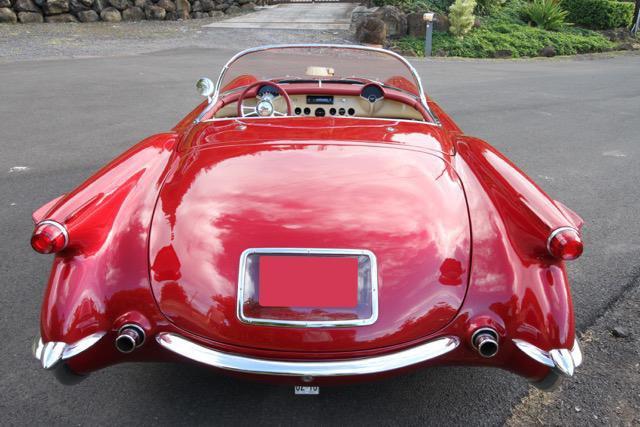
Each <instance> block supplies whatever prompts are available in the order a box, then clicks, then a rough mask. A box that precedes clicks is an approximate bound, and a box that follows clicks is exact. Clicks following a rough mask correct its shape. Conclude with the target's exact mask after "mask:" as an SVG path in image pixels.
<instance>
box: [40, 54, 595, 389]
mask: <svg viewBox="0 0 640 427" xmlns="http://www.w3.org/2000/svg"><path fill="white" fill-rule="evenodd" d="M197 87H198V90H199V91H200V93H201V94H202V95H203V96H205V97H206V99H205V100H204V101H203V103H202V104H200V105H199V106H197V107H196V108H195V109H194V110H193V111H192V112H191V113H190V114H188V115H187V116H186V117H185V118H184V119H183V120H182V121H181V122H180V123H178V124H177V125H176V126H175V127H174V128H173V129H172V130H171V131H169V132H165V133H160V134H157V135H154V136H151V137H149V138H147V139H145V140H143V141H142V142H140V143H138V144H137V145H135V146H134V147H132V148H131V149H129V150H128V151H127V152H125V153H124V154H122V155H121V156H120V157H118V158H116V159H115V160H114V161H113V162H111V163H110V164H109V165H107V166H106V167H105V168H103V169H102V170H100V171H99V172H98V173H96V174H95V175H94V176H93V177H91V178H90V179H88V180H87V181H86V182H85V183H84V184H82V185H81V186H80V187H78V188H77V189H76V190H74V191H72V192H70V193H68V194H65V195H63V196H61V197H59V198H57V199H55V200H52V201H51V202H49V203H47V204H46V205H44V206H42V207H41V208H40V209H38V210H37V211H36V212H35V213H34V214H33V220H34V223H35V229H34V232H33V235H32V238H31V245H32V246H33V248H34V249H35V250H36V251H37V252H40V253H43V254H49V253H53V254H55V258H54V260H53V269H52V272H51V275H50V277H49V282H48V285H47V288H46V293H45V297H44V302H43V305H42V315H41V327H40V333H41V337H38V338H37V339H36V340H35V342H34V346H33V353H34V355H35V357H36V358H37V359H38V360H39V361H40V363H41V365H42V367H43V368H44V369H47V370H51V371H53V372H54V373H55V374H56V377H57V378H58V379H60V380H61V381H62V382H64V383H74V382H76V381H78V380H80V379H82V378H84V377H85V376H86V375H88V374H89V373H91V372H93V371H97V370H99V369H102V368H105V367H107V366H110V365H114V364H117V363H122V362H134V361H135V362H140V361H174V362H175V361H178V362H180V361H181V362H185V361H189V362H196V363H199V364H201V365H203V366H207V367H210V368H213V369H217V370H220V371H223V372H228V373H231V374H233V375H238V376H241V377H246V378H254V379H259V380H267V381H274V382H281V383H282V382H284V383H287V384H292V385H295V386H297V390H299V391H300V392H305V393H306V392H310V393H313V392H314V391H315V390H317V387H318V386H320V385H323V384H338V383H348V382H354V381H366V380H372V379H375V378H379V377H382V376H387V375H395V374H398V373H401V372H406V371H409V370H413V369H418V368H424V367H428V366H434V365H474V366H490V367H496V368H502V369H506V370H508V371H511V372H513V373H515V374H518V375H520V376H522V377H524V378H526V379H528V380H529V381H531V382H533V383H534V384H536V385H537V386H538V387H540V388H549V387H552V386H554V385H555V384H557V383H558V381H559V380H560V379H562V378H564V377H571V376H572V375H573V373H574V368H576V367H577V366H579V365H580V363H581V362H582V354H581V351H580V347H579V345H578V341H577V339H576V336H575V330H574V316H573V307H572V302H571V295H570V290H569V283H568V280H567V274H566V270H565V261H567V260H573V259H576V258H578V257H579V256H580V255H581V253H582V249H583V243H582V238H581V227H582V223H583V221H582V219H581V218H580V217H579V216H578V215H576V214H575V213H574V212H573V211H571V210H570V209H568V208H567V207H565V206H564V205H563V204H562V203H560V202H558V201H555V200H553V199H551V198H549V197H548V196H547V195H546V194H545V193H544V192H543V191H542V190H541V189H540V188H539V187H538V186H536V185H535V184H534V183H533V182H532V181H531V180H530V179H529V178H528V177H527V176H525V175H524V174H523V173H522V172H521V171H520V170H519V169H518V168H516V167H515V166H514V165H513V164H512V163H511V162H510V161H509V160H507V159H506V158H505V157H504V156H503V155H502V154H500V153H499V152H498V151H497V150H496V149H494V148H492V147H491V146H490V145H489V144H487V143H486V142H484V141H482V140H479V139H477V138H473V137H471V136H468V135H465V134H464V132H462V131H461V130H460V128H459V127H458V126H457V125H456V124H455V123H454V121H453V120H452V119H451V118H450V117H449V116H448V115H447V114H446V113H445V112H444V111H443V110H442V109H441V108H440V107H439V106H438V104H436V103H435V102H434V101H433V100H431V99H430V98H428V97H427V96H426V94H425V92H424V90H423V87H422V84H421V82H420V78H419V76H418V74H417V73H416V71H415V70H414V68H413V67H412V66H411V65H410V64H409V63H408V62H407V61H406V60H404V59H403V58H402V57H400V56H399V55H397V54H395V53H392V52H389V51H385V50H382V49H375V48H369V47H362V46H339V45H286V46H266V47H260V48H254V49H249V50H246V51H244V52H241V53H239V54H237V55H236V56H234V57H233V58H232V59H231V60H230V61H229V62H228V63H227V64H226V65H225V66H224V68H223V69H222V72H221V73H220V76H219V77H218V79H217V82H216V83H215V84H214V83H213V82H212V81H210V80H208V79H201V80H200V81H199V82H198V84H197Z"/></svg>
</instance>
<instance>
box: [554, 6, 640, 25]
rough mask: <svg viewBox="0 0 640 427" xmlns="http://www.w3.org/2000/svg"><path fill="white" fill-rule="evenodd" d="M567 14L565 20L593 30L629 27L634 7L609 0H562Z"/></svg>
mask: <svg viewBox="0 0 640 427" xmlns="http://www.w3.org/2000/svg"><path fill="white" fill-rule="evenodd" d="M562 6H563V7H564V8H565V9H566V10H567V11H568V12H569V15H568V17H567V19H568V20H569V21H570V22H573V23H575V24H578V25H582V26H584V27H588V28H593V29H595V30H606V29H609V28H620V27H629V26H630V25H631V21H632V20H633V12H634V5H633V3H629V2H622V1H610V0H562Z"/></svg>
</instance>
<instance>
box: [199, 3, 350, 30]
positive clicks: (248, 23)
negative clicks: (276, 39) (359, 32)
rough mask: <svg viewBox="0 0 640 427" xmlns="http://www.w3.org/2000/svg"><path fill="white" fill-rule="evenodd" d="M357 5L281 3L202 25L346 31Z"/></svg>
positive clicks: (208, 26)
mask: <svg viewBox="0 0 640 427" xmlns="http://www.w3.org/2000/svg"><path fill="white" fill-rule="evenodd" d="M356 6H357V3H283V4H278V5H274V6H266V7H260V8H258V10H257V11H256V12H253V13H248V14H246V15H241V16H238V17H236V18H230V19H225V20H222V21H218V22H213V23H211V24H207V25H205V27H207V28H268V29H279V30H348V29H349V25H350V23H351V11H352V10H353V9H354V8H355V7H356Z"/></svg>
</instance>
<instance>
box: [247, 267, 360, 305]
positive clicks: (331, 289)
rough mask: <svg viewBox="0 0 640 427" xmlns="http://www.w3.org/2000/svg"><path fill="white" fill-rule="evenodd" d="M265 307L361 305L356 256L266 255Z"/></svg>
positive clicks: (262, 300)
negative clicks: (359, 302) (359, 303)
mask: <svg viewBox="0 0 640 427" xmlns="http://www.w3.org/2000/svg"><path fill="white" fill-rule="evenodd" d="M259 278H260V282H259V283H260V289H259V295H258V303H259V304H260V306H262V307H317V308H329V307H336V308H352V307H356V306H357V305H358V259H357V258H356V257H326V256H324V257H321V256H286V255H277V256H273V255H263V256H261V257H260V267H259Z"/></svg>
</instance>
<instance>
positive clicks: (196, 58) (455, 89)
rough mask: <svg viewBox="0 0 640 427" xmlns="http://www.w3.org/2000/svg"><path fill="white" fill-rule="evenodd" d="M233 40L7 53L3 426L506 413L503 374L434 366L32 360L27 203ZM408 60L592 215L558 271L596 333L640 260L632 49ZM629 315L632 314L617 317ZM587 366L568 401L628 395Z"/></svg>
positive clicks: (480, 419) (515, 393)
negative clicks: (81, 371) (85, 54)
mask: <svg viewBox="0 0 640 427" xmlns="http://www.w3.org/2000/svg"><path fill="white" fill-rule="evenodd" d="M234 52H235V51H232V50H223V49H200V48H180V49H174V50H168V51H161V52H156V53H150V54H145V55H129V56H117V57H109V58H86V59H57V60H32V61H21V62H14V61H7V62H5V63H2V64H0V75H1V76H2V77H1V78H0V94H2V98H1V100H0V118H1V119H0V227H1V230H2V232H1V236H2V241H1V242H0V273H1V276H0V277H1V282H2V283H1V284H0V301H2V322H1V323H0V336H2V337H3V347H2V349H3V351H2V352H1V353H0V375H1V378H2V381H0V413H2V423H3V424H10V425H12V424H18V425H25V424H26V425H32V424H42V423H47V424H53V425H58V424H67V425H68V424H91V425H107V424H112V423H114V420H117V421H116V422H118V423H123V424H126V425H148V424H161V425H177V424H180V425H184V424H186V425H191V424H208V425H211V424H221V425H227V424H228V425H238V424H258V423H259V424H362V425H364V424H367V425H370V424H398V423H402V424H434V425H437V424H439V425H452V424H466V425H478V424H488V425H500V424H503V423H504V422H505V420H507V419H508V418H509V417H510V416H511V410H512V408H513V407H514V406H515V405H517V404H518V403H519V402H520V401H521V399H523V398H524V397H526V396H527V395H528V394H529V388H528V385H527V384H526V383H525V382H524V381H523V380H522V379H520V378H517V377H515V376H514V375H512V374H510V373H507V372H503V371H498V370H490V369H470V368H461V367H458V368H435V369H429V370H423V371H419V372H416V373H413V374H408V375H403V376H401V377H398V378H393V379H389V380H385V381H381V382H375V383H371V384H363V385H354V386H348V387H340V388H323V389H322V391H321V394H320V396H317V397H295V396H294V395H293V390H292V389H291V388H290V387H276V386H271V385H264V384H255V383H251V382H243V381H237V380H234V379H229V378H227V377H224V376H221V375H215V374H213V373H211V372H209V371H206V370H203V369H201V368H200V367H196V366H186V365H169V364H125V365H119V366H114V367H112V368H109V369H107V370H104V371H102V372H97V373H94V374H93V375H92V376H90V377H89V378H88V379H87V380H86V381H85V382H83V383H81V384H80V385H78V386H76V387H73V388H66V387H63V386H61V385H59V384H57V383H56V382H55V380H54V379H53V377H51V376H50V375H48V374H47V373H46V372H43V371H42V370H41V369H40V368H39V366H38V364H37V363H36V361H35V360H32V358H31V355H30V343H31V338H32V337H33V336H34V335H36V334H37V333H38V322H39V308H40V303H41V300H42V296H43V292H44V285H45V283H46V278H47V275H48V272H49V269H50V265H51V257H48V256H42V255H37V254H35V253H34V252H33V251H32V250H31V249H30V248H29V244H28V239H29V236H30V233H31V230H32V224H31V219H30V214H31V212H32V211H33V210H34V209H35V208H37V207H39V206H40V205H41V204H43V203H45V202H47V201H48V200H50V199H52V198H53V197H56V196H58V195H59V194H61V193H64V192H68V191H70V190H71V189H73V188H74V187H75V186H77V185H78V184H79V183H81V182H82V181H83V180H84V179H86V178H87V177H88V176H90V175H91V174H92V173H94V172H95V171H96V170H97V169H98V168H100V167H101V166H102V165H104V164H105V163H106V162H107V161H108V160H109V159H111V158H113V157H114V156H116V155H117V154H118V153H120V152H122V151H123V150H125V149H126V148H127V147H129V146H131V145H132V144H134V143H135V142H136V141H138V140H140V139H141V138H143V137H145V136H147V135H149V134H152V133H156V132H161V131H164V130H167V129H170V128H171V127H172V126H173V124H174V123H176V122H177V121H178V120H179V119H180V117H181V116H182V115H184V114H185V113H186V112H188V111H189V110H190V109H191V108H192V107H193V106H194V105H196V103H198V102H200V99H199V98H198V97H197V96H196V95H195V90H194V82H195V81H196V79H197V78H199V77H201V76H203V75H206V76H210V77H213V76H215V74H216V72H217V71H218V70H219V69H220V67H221V66H222V65H223V64H224V62H225V61H226V60H227V58H229V57H230V56H231V55H232V54H233V53H234ZM413 62H414V64H415V66H416V68H417V69H418V71H419V72H420V74H421V76H422V78H423V82H424V84H425V86H426V88H427V91H428V93H429V94H430V95H431V96H433V97H434V98H435V99H436V100H437V101H439V102H440V103H441V105H442V106H443V107H444V108H445V110H447V111H448V112H449V113H450V114H451V115H452V116H453V117H454V118H455V119H456V120H457V121H458V122H459V124H460V126H461V127H462V128H463V129H464V130H465V131H467V132H468V133H469V134H472V135H476V136H479V137H482V138H484V139H487V140H488V141H490V142H492V143H493V144H494V145H495V146H497V148H498V149H500V150H502V151H503V152H504V153H505V154H506V155H508V156H509V157H510V158H511V159H512V160H513V161H514V162H515V163H516V164H518V165H519V166H520V167H521V168H522V169H523V170H524V171H525V172H526V173H528V174H529V175H530V176H531V177H533V178H534V179H536V180H537V182H538V183H539V184H540V185H541V186H542V187H543V188H544V189H545V190H546V191H547V192H548V193H549V194H550V195H551V196H552V197H554V198H556V199H558V200H561V201H563V202H565V203H566V204H567V205H568V206H569V207H571V208H573V209H574V210H576V211H577V212H578V213H580V214H581V215H582V216H583V217H584V218H585V220H586V227H585V240H586V245H587V246H586V247H587V249H586V252H585V254H584V256H583V257H582V258H581V259H580V260H579V261H577V262H575V263H572V264H571V265H570V269H569V270H570V276H571V279H572V293H573V296H574V302H575V311H576V317H577V327H578V328H579V330H580V331H585V330H587V329H589V328H590V327H591V325H593V324H594V322H596V320H597V319H598V318H600V316H601V314H602V313H604V312H605V311H606V309H607V308H608V307H609V306H610V305H611V304H612V303H613V302H614V301H615V300H617V299H618V298H619V297H620V296H621V295H622V294H623V293H624V292H625V291H627V290H629V289H631V288H632V287H634V286H637V282H634V278H636V277H637V276H638V274H639V273H640V271H639V269H638V260H639V259H640V223H639V222H638V220H637V217H638V212H640V191H638V182H640V168H638V167H637V166H638V159H639V158H640V144H638V138H639V136H638V135H640V132H639V126H638V121H637V118H638V117H640V85H639V84H638V81H637V73H638V70H639V69H640V56H613V57H607V58H600V59H595V60H594V59H590V58H578V59H555V60H520V61H470V60H464V61H463V60H424V59H417V60H414V61H413ZM634 283H635V285H634ZM636 315H637V313H634V312H633V310H631V312H629V311H627V312H626V314H625V316H626V317H624V316H622V317H620V319H619V320H618V321H619V322H623V323H624V322H630V321H631V320H633V319H634V318H635V317H636ZM629 339H632V338H629ZM594 351H595V350H594ZM586 358H587V363H589V362H588V360H589V359H588V358H589V354H588V353H587V354H586ZM635 360H637V358H636V359H635ZM608 363H609V367H611V366H615V365H616V360H615V359H614V360H609V361H608ZM585 366H586V368H585V370H583V371H582V373H581V372H580V371H578V373H577V375H578V376H580V375H582V376H581V377H580V381H582V382H583V383H582V384H581V385H580V387H581V388H579V389H578V392H577V394H576V397H570V398H571V399H583V398H584V394H585V393H594V396H597V395H598V393H608V390H613V391H614V392H615V391H616V390H617V391H619V392H620V393H625V396H627V398H628V399H632V400H633V399H636V401H635V403H634V404H635V405H636V407H637V404H638V402H637V399H638V396H637V393H635V392H634V393H635V394H634V393H631V394H628V393H626V392H625V385H624V382H623V383H616V382H611V381H610V380H608V379H607V378H608V376H607V375H601V376H592V375H590V374H589V372H588V370H586V369H588V365H585ZM598 369H601V370H605V369H608V368H606V367H605V368H598ZM611 369H613V368H611ZM635 369H636V370H637V365H636V368H635ZM605 373H606V371H605ZM621 374H628V375H632V374H633V373H630V372H624V373H621ZM590 378H597V379H598V381H599V382H598V383H597V384H591V383H588V381H590ZM607 381H609V382H608V383H607ZM607 387H608V388H607ZM604 390H607V391H604ZM572 396H573V395H572ZM591 401H593V400H590V402H591ZM556 402H558V401H556ZM595 402H596V404H594V405H593V407H590V406H587V405H586V404H584V403H580V404H577V403H573V402H572V401H569V402H568V403H566V406H565V407H569V408H573V406H579V407H580V408H581V412H579V413H578V412H577V411H574V410H573V409H572V410H571V418H569V419H568V422H573V423H579V422H580V421H581V420H582V421H584V419H581V418H579V417H581V416H588V417H591V414H590V412H588V411H593V410H596V406H597V405H598V403H597V402H598V400H597V399H595ZM632 403H633V402H632ZM558 405H559V403H558ZM571 405H573V406H571ZM629 407H630V408H632V410H633V408H634V406H633V405H631V406H629ZM636 413H637V412H636ZM585 414H586V415H585ZM589 420H592V421H593V418H588V419H587V421H589ZM611 422H612V423H613V424H617V423H616V420H615V418H614V419H611Z"/></svg>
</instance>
